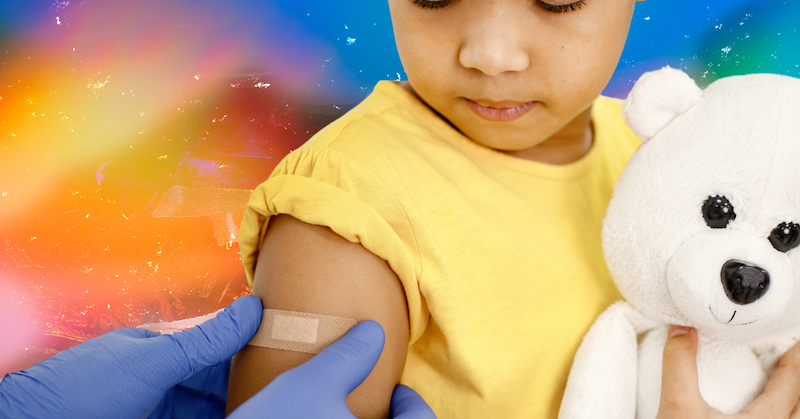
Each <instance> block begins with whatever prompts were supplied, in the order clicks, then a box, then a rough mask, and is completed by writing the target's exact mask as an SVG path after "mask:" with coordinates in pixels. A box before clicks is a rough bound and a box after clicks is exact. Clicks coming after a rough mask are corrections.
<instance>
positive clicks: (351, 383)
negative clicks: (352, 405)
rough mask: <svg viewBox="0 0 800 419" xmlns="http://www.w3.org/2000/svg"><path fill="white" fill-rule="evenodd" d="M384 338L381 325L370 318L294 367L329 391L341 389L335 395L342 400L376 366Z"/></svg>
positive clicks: (299, 372)
mask: <svg viewBox="0 0 800 419" xmlns="http://www.w3.org/2000/svg"><path fill="white" fill-rule="evenodd" d="M384 339H385V336H384V333H383V328H382V327H381V325H379V324H378V323H376V322H374V321H372V320H367V321H364V322H361V323H359V324H357V325H355V326H353V328H352V329H350V331H349V332H347V334H345V335H344V336H342V338H341V339H339V340H338V341H336V342H334V343H332V344H330V345H329V346H328V347H327V348H325V349H323V350H322V351H321V352H320V353H319V354H318V355H317V356H315V357H314V358H311V359H310V360H308V361H307V362H306V363H305V364H303V365H301V366H299V367H297V368H296V369H295V370H296V372H297V373H298V374H300V375H302V376H305V377H309V378H311V377H313V380H314V381H316V382H318V383H320V384H321V385H323V386H324V388H328V389H330V391H337V392H340V394H338V395H337V396H340V397H341V398H342V400H344V398H345V397H347V395H348V394H350V392H352V391H353V390H355V388H356V387H358V386H359V385H360V384H361V383H362V382H363V381H364V380H365V379H366V378H367V376H368V375H369V373H370V372H372V369H373V368H375V364H377V363H378V359H379V358H380V356H381V352H382V351H383V344H384Z"/></svg>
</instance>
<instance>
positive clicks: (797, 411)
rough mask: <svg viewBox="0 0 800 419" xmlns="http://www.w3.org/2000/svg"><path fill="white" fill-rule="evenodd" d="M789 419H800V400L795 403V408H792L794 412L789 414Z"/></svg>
mask: <svg viewBox="0 0 800 419" xmlns="http://www.w3.org/2000/svg"><path fill="white" fill-rule="evenodd" d="M789 419H800V400H798V401H797V403H795V405H794V409H792V414H791V415H789Z"/></svg>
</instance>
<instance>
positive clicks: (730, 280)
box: [720, 260, 769, 304]
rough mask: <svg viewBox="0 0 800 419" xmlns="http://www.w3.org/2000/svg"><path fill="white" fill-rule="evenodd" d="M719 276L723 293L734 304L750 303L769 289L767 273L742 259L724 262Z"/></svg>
mask: <svg viewBox="0 0 800 419" xmlns="http://www.w3.org/2000/svg"><path fill="white" fill-rule="evenodd" d="M720 276H721V277H722V286H723V287H724V288H725V294H726V295H727V296H728V299H729V300H731V301H733V302H734V303H736V304H750V303H752V302H754V301H756V300H758V299H759V298H761V297H763V296H764V294H766V293H767V290H768V289H769V273H768V272H767V271H765V270H764V269H761V268H759V267H758V266H753V265H748V264H747V263H744V262H742V261H738V260H729V261H727V262H725V264H724V265H722V272H720Z"/></svg>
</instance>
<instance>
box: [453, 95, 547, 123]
mask: <svg viewBox="0 0 800 419" xmlns="http://www.w3.org/2000/svg"><path fill="white" fill-rule="evenodd" d="M464 100H466V102H467V106H469V108H470V109H472V110H473V111H474V112H475V113H476V114H478V116H480V117H482V118H484V119H488V120H490V121H513V120H515V119H517V118H520V117H521V116H522V115H525V114H526V113H527V112H528V111H529V110H531V109H532V108H533V107H534V106H536V104H537V103H538V102H536V101H531V102H513V101H500V102H494V101H490V100H483V99H478V100H471V99H467V98H464Z"/></svg>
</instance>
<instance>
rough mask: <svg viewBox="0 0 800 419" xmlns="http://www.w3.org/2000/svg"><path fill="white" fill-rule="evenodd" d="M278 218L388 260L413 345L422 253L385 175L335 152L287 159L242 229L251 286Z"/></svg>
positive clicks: (421, 316) (306, 152)
mask: <svg viewBox="0 0 800 419" xmlns="http://www.w3.org/2000/svg"><path fill="white" fill-rule="evenodd" d="M278 214H288V215H291V216H293V217H294V218H297V219H298V220H300V221H303V222H305V223H308V224H314V225H322V226H326V227H329V228H331V229H332V230H333V231H334V232H335V233H337V234H338V235H340V236H342V237H344V238H345V239H347V240H348V241H350V242H353V243H360V244H361V245H362V246H364V248H366V249H367V250H369V251H370V252H372V253H373V254H375V255H377V256H378V257H380V258H381V259H383V260H385V261H387V262H388V263H389V266H390V267H391V269H392V270H394V272H395V273H396V274H397V276H398V278H400V281H401V283H402V285H403V288H404V290H405V294H406V301H407V303H408V314H409V320H410V332H411V333H410V336H411V338H412V342H413V341H414V340H415V337H418V336H419V335H420V333H421V329H422V327H424V324H423V323H424V322H426V319H427V317H426V312H427V310H426V309H425V308H424V307H423V306H422V305H423V303H422V297H421V295H420V289H419V282H418V277H419V276H418V273H419V272H420V270H421V265H420V257H419V250H418V247H417V243H416V240H415V238H414V232H413V229H412V226H411V224H410V222H409V217H408V216H407V214H406V211H405V210H404V208H403V206H402V205H401V203H400V202H399V201H398V200H397V198H396V197H395V195H393V194H392V193H391V192H390V191H389V189H388V188H387V187H386V185H385V183H384V182H383V181H382V179H381V178H380V176H378V175H376V174H375V173H373V172H372V171H371V170H370V169H369V168H367V167H366V166H365V165H363V164H362V163H360V162H359V161H357V160H355V159H353V158H351V157H349V156H347V155H345V154H343V153H342V152H340V151H338V150H335V149H331V148H325V147H308V148H306V147H303V148H300V149H297V150H295V151H294V152H292V153H290V154H289V155H288V156H286V157H285V158H284V159H283V161H281V163H280V164H279V165H278V166H277V167H276V168H275V170H274V171H273V173H272V175H271V176H270V178H269V179H268V180H267V181H266V182H264V183H262V184H261V185H259V186H258V187H257V188H256V189H255V191H253V194H252V195H251V197H250V201H249V203H248V206H247V210H246V211H245V215H244V219H243V221H242V225H241V227H240V230H239V246H240V250H241V254H242V262H243V263H244V267H245V271H246V273H247V282H248V284H249V285H250V286H251V287H252V286H253V278H254V273H255V267H256V263H257V262H258V260H257V259H258V254H259V250H260V248H261V243H262V241H263V239H264V235H265V233H266V230H267V226H268V220H269V217H271V216H273V215H278Z"/></svg>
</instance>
